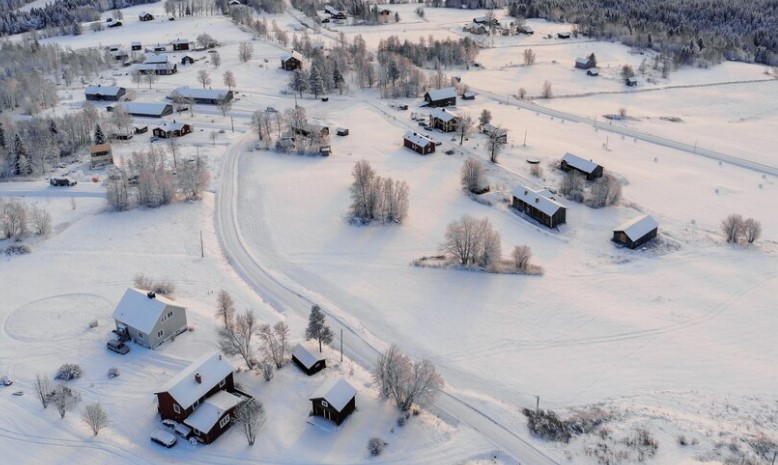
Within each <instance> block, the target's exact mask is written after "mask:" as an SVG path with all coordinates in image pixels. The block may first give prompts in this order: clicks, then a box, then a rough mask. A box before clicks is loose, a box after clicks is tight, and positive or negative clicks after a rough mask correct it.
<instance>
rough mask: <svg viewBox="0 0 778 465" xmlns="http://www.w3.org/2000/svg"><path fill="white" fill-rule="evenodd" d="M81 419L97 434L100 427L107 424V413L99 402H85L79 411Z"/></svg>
mask: <svg viewBox="0 0 778 465" xmlns="http://www.w3.org/2000/svg"><path fill="white" fill-rule="evenodd" d="M81 420H82V421H83V422H84V423H86V425H87V426H89V428H90V429H91V430H92V432H93V433H94V434H95V436H97V433H99V432H100V430H101V429H103V428H105V427H106V426H108V414H107V413H106V412H105V409H103V406H102V405H100V404H99V403H97V402H96V403H94V404H87V406H86V407H84V410H83V412H81Z"/></svg>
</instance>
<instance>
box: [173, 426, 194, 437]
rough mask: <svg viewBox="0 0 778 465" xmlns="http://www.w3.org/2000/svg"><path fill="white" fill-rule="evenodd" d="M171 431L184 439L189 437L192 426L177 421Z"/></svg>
mask: <svg viewBox="0 0 778 465" xmlns="http://www.w3.org/2000/svg"><path fill="white" fill-rule="evenodd" d="M173 431H175V432H176V434H177V435H179V436H181V437H182V438H184V439H189V437H190V436H191V435H192V428H190V427H188V426H186V425H185V424H183V423H179V424H178V426H176V427H175V428H173Z"/></svg>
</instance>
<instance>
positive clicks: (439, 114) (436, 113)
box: [430, 108, 458, 123]
mask: <svg viewBox="0 0 778 465" xmlns="http://www.w3.org/2000/svg"><path fill="white" fill-rule="evenodd" d="M430 116H432V117H433V118H437V119H439V120H441V121H443V122H445V123H448V122H450V121H453V120H455V119H457V118H458V117H457V115H456V113H454V112H452V111H449V110H446V109H445V108H435V109H434V110H432V112H430Z"/></svg>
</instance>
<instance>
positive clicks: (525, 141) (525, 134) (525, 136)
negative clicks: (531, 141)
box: [524, 129, 527, 147]
mask: <svg viewBox="0 0 778 465" xmlns="http://www.w3.org/2000/svg"><path fill="white" fill-rule="evenodd" d="M526 146H527V130H526V129H525V130H524V147H526Z"/></svg>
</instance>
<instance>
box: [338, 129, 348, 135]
mask: <svg viewBox="0 0 778 465" xmlns="http://www.w3.org/2000/svg"><path fill="white" fill-rule="evenodd" d="M335 134H337V135H339V136H347V135H348V128H337V129H336V130H335Z"/></svg>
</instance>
